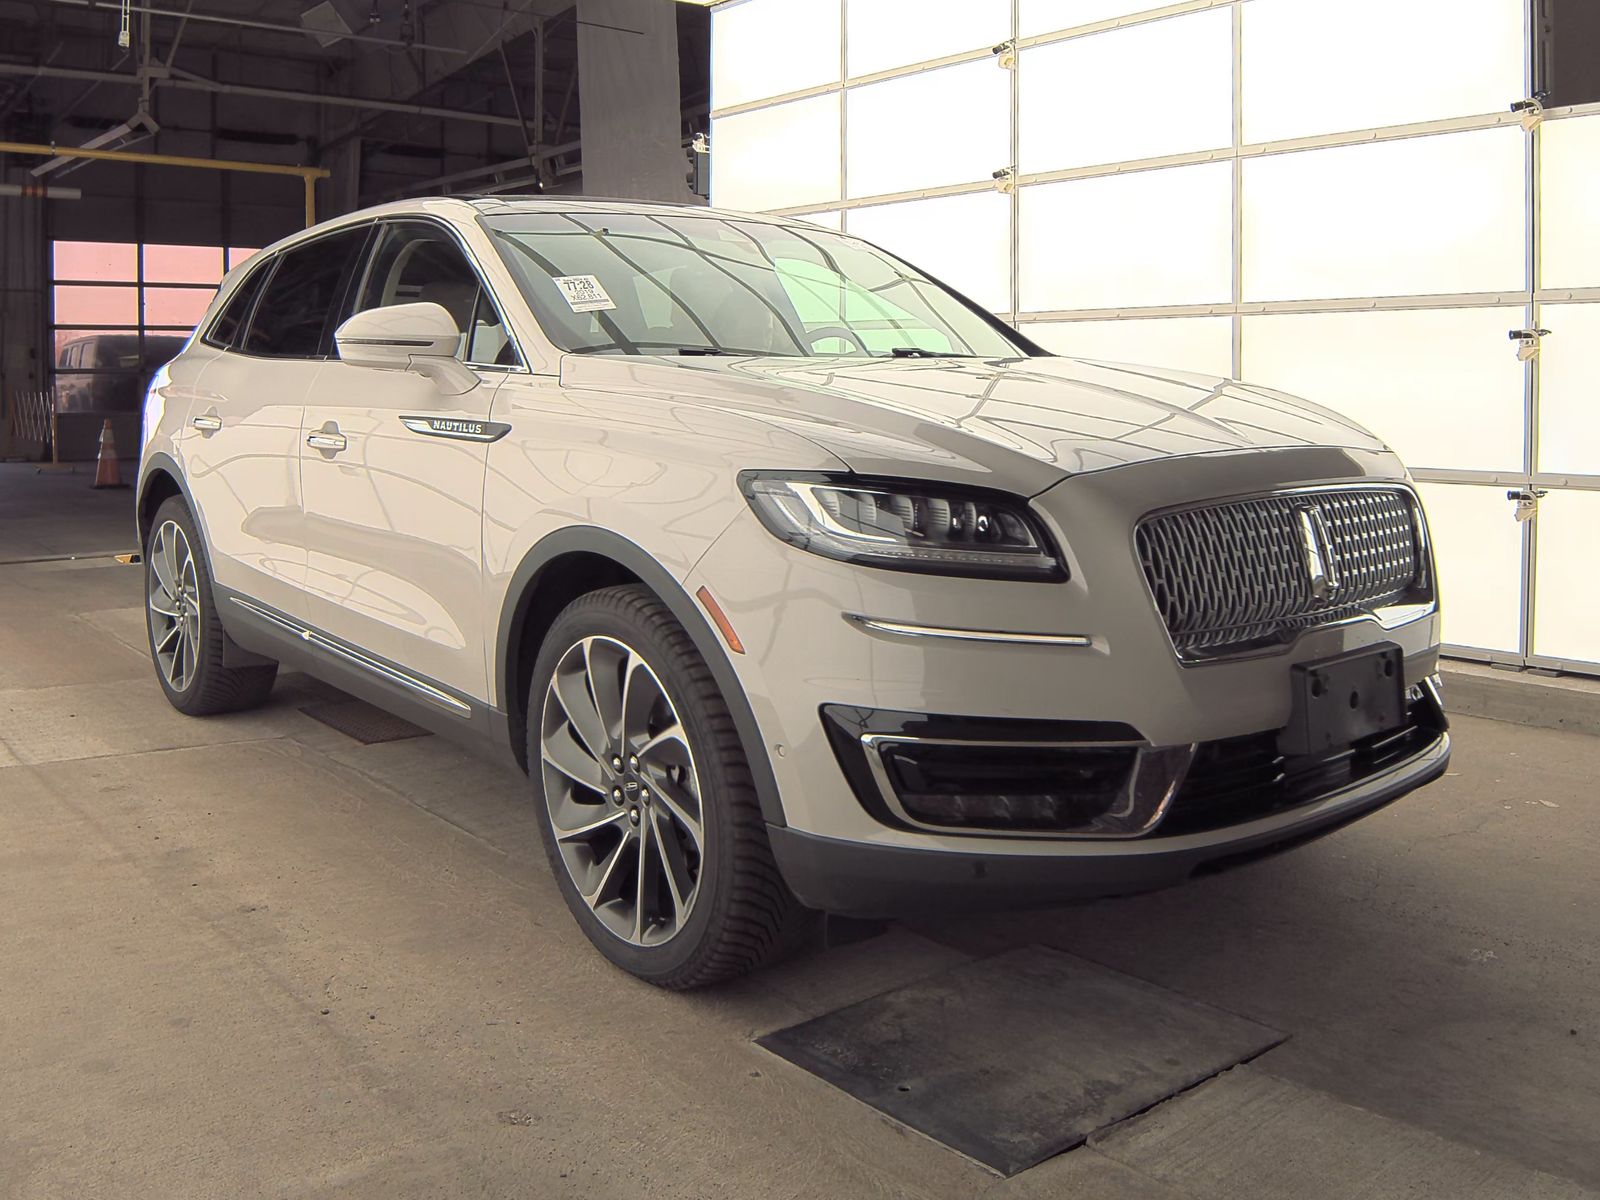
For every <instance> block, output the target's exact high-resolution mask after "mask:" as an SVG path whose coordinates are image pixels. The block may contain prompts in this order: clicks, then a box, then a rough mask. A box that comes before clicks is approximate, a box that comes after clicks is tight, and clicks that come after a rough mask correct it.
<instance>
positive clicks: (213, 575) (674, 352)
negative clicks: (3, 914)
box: [138, 199, 1449, 987]
mask: <svg viewBox="0 0 1600 1200" xmlns="http://www.w3.org/2000/svg"><path fill="white" fill-rule="evenodd" d="M951 233H952V236H959V231H958V230H952V231H951ZM144 430H145V436H144V445H143V462H142V465H141V468H140V477H139V498H138V514H139V531H140V537H141V545H143V546H144V547H145V562H146V563H147V569H146V574H147V579H148V589H147V590H148V597H149V618H150V619H149V626H150V642H151V650H152V655H153V657H154V659H155V661H156V665H157V669H158V675H159V678H160V681H161V685H162V687H163V688H164V689H165V690H166V693H167V695H168V697H169V698H170V699H171V701H172V703H173V704H174V705H176V706H177V707H178V708H179V709H181V710H182V711H184V712H186V713H192V714H195V715H200V714H205V713H215V712H221V711H224V710H230V709H238V708H242V707H245V706H248V705H251V704H257V703H260V702H261V701H262V700H263V699H264V698H265V697H266V695H267V693H268V691H269V689H270V688H271V686H272V682H273V678H274V675H275V673H276V671H277V669H278V664H279V663H284V664H288V665H292V666H294V667H296V668H299V669H301V670H304V671H307V672H310V673H311V674H313V675H316V676H319V677H321V678H323V679H325V680H327V681H329V682H331V683H333V684H336V685H337V686H339V687H341V688H343V689H345V690H346V691H349V692H352V693H355V694H357V695H359V696H362V697H365V698H366V699H368V700H370V701H372V702H373V703H375V704H378V705H381V706H383V707H385V708H387V709H390V710H392V711H394V712H396V713H400V714H403V715H405V716H407V717H409V718H410V719H412V720H413V721H416V722H418V723H419V724H422V725H425V726H427V727H428V728H431V729H434V730H437V731H439V732H441V733H444V734H449V735H453V736H455V737H457V738H459V739H461V740H463V741H466V742H469V743H475V744H478V745H481V746H484V747H487V748H490V749H496V750H499V751H501V752H504V753H507V754H511V755H513V756H515V758H516V760H517V761H518V762H519V763H520V764H521V765H522V766H523V768H524V769H525V770H526V771H527V774H528V778H529V795H530V798H531V799H532V801H533V803H534V804H535V805H537V808H538V811H539V813H540V816H541V818H542V824H543V827H544V831H545V835H546V843H547V847H548V850H549V857H550V861H551V864H552V867H553V869H554V872H555V875H556V878H557V879H558V880H559V882H560V886H561V889H562V892H563V894H564V895H565V897H566V901H567V904H568V906H569V907H570V908H571V909H572V912H573V914H574V915H575V916H576V918H577V920H578V922H579V923H580V924H581V925H582V926H583V929H584V931H585V932H586V933H587V934H588V935H589V937H590V938H591V939H592V940H593V941H594V943H595V945H596V946H598V947H599V949H600V950H601V951H603V952H604V953H605V954H606V955H607V956H608V957H609V958H611V959H612V960H613V961H614V962H616V963H618V964H620V965H621V966H623V967H625V968H626V969H628V970H630V971H632V972H634V973H635V974H637V975H639V976H641V977H643V978H645V979H648V980H650V981H652V982H654V983H658V984H662V985H664V986H668V987H690V986H695V985H698V984H703V983H707V982H710V981H712V980H715V979H719V978H723V977H726V976H729V975H732V974H735V973H738V972H741V971H745V970H748V969H749V968H751V967H752V966H754V965H756V964H757V963H759V962H761V961H762V960H764V959H765V958H767V957H768V956H770V955H771V954H772V953H773V952H774V950H775V949H777V948H778V947H780V946H781V945H783V944H785V943H786V941H788V940H789V937H790V934H791V932H792V931H793V930H794V929H795V927H796V926H797V925H799V924H802V923H803V922H804V919H805V916H806V914H807V913H808V912H809V911H811V910H818V909H821V910H830V911H836V912H846V913H855V914H877V915H888V914H895V913H904V912H907V911H918V910H923V909H927V908H929V907H934V906H974V905H985V904H1019V903H1025V902H1035V903H1037V902H1048V901H1053V900H1061V899H1067V898H1074V897H1091V896H1104V895H1110V894H1116V893H1123V892H1132V891H1138V890H1142V889H1148V888H1153V887H1158V886H1162V885H1165V884H1170V883H1175V882H1178V881H1180V880H1183V879H1185V878H1187V877H1189V876H1191V875H1193V874H1195V873H1196V872H1204V871H1209V870H1213V869H1217V868H1219V867H1222V866H1225V865H1228V864H1231V863H1235V862H1239V861H1243V860H1245V859H1248V858H1250V857H1254V856H1259V855H1262V854H1266V853H1269V852H1272V851H1275V850H1278V849H1281V848H1284V847H1287V846H1290V845H1293V844H1296V843H1299V842H1302V841H1305V840H1307V839H1309V838H1311V837H1315V836H1317V835H1319V834H1322V833H1325V832H1327V831H1328V830H1330V829H1332V828H1334V827H1336V826H1338V825H1340V824H1342V823H1344V822H1347V821H1350V820H1352V819H1354V818H1356V817H1359V816H1362V815H1363V814H1366V813H1368V812H1371V811H1373V810H1374V809H1376V808H1378V807H1380V806H1381V805H1383V804H1385V803H1387V802H1388V801H1391V800H1393V799H1395V798H1396V797H1398V796H1400V795H1402V794H1404V793H1405V792H1407V791H1410V790H1411V789H1413V788H1415V787H1418V786H1420V785H1422V784H1424V783H1427V782H1428V781H1430V780H1432V779H1434V778H1436V777H1437V776H1438V775H1440V774H1441V773H1442V772H1443V770H1444V768H1445V764H1446V761H1447V758H1448V755H1449V739H1448V737H1447V735H1446V732H1445V721H1444V717H1443V713H1442V710H1441V707H1440V703H1439V695H1438V690H1437V681H1436V677H1435V675H1434V672H1435V669H1436V662H1437V657H1438V640H1439V622H1438V607H1437V602H1436V597H1435V590H1434V574H1433V565H1432V558H1431V554H1430V550H1429V546H1428V539H1427V527H1426V524H1425V522H1424V519H1423V514H1422V509H1421V507H1420V505H1419V504H1418V501H1417V497H1416V495H1415V493H1414V491H1413V490H1412V488H1411V487H1410V485H1409V483H1408V478H1407V475H1406V471H1405V469H1404V467H1403V466H1402V465H1401V463H1400V462H1399V460H1398V459H1397V458H1396V457H1395V456H1394V454H1393V453H1392V452H1391V451H1390V450H1389V449H1388V448H1387V447H1386V446H1384V445H1383V443H1382V442H1380V441H1379V440H1378V439H1376V438H1374V437H1373V436H1372V435H1370V434H1368V433H1367V432H1365V431H1364V430H1362V429H1360V428H1359V427H1357V426H1356V425H1353V424H1352V423H1351V422H1349V421H1347V420H1345V419H1344V418H1342V417H1340V416H1338V415H1336V414H1334V413H1332V412H1329V411H1327V410H1325V409H1321V408H1318V407H1315V406H1313V405H1311V404H1307V403H1305V402H1303V401H1299V400H1295V399H1293V398H1291V397H1288V396H1284V395H1281V394H1279V393H1276V392H1271V391H1266V390H1264V389H1261V388H1256V387H1250V386H1246V385H1243V384H1239V383H1234V382H1230V381H1227V380H1222V379H1215V378H1210V377H1203V376H1198V375H1187V374H1180V373H1174V372H1171V371H1158V370H1151V369H1147V368H1142V367H1133V366H1127V365H1118V364H1110V363H1100V362H1085V361H1078V360H1073V359H1066V358H1057V357H1052V356H1050V355H1047V354H1045V353H1044V352H1043V351H1041V350H1040V349H1039V348H1038V347H1036V346H1034V345H1033V344H1032V343H1030V342H1029V341H1028V340H1027V339H1026V338H1024V337H1022V336H1021V335H1019V334H1018V333H1017V332H1016V331H1015V330H1013V329H1011V328H1010V327H1008V326H1006V325H1004V324H1002V323H1001V322H999V321H997V320H996V319H995V318H994V317H992V316H991V315H989V314H988V313H986V312H984V311H983V310H982V309H980V308H979V307H978V306H977V305H975V304H973V303H972V302H971V301H969V300H966V299H965V298H963V297H962V296H960V295H958V294H957V293H955V292H953V291H951V290H950V289H949V288H948V287H945V286H944V285H942V284H940V283H939V282H937V281H936V280H934V279H931V278H929V277H928V276H926V275H925V274H923V273H921V272H920V271H918V270H916V269H915V268H914V267H911V266H908V265H907V264H906V263H904V262H902V261H900V260H898V259H896V258H894V257H892V256H890V255H888V254H885V253H883V252H882V251H880V250H877V249H875V248H874V247H872V246H870V245H868V244H866V243H864V242H862V241H860V240H858V239H856V238H852V237H848V236H844V235H840V234H837V233H832V232H829V231H827V230H825V229H822V228H819V227H817V226H815V225H812V224H809V223H807V222H804V221H800V220H793V219H785V218H778V217H757V216H748V215H742V214H738V213H728V212H720V211H717V210H714V209H703V208H681V207H667V206H655V205H642V204H631V203H622V202H616V203H612V202H600V201H581V200H572V201H554V200H500V199H482V200H468V199H439V200H420V201H412V202H406V203H402V204H396V205H391V206H388V207H384V208H376V209H371V210H368V211H365V212H360V213H355V214H352V215H350V216H346V217H341V218H339V219H338V220H335V221H330V222H328V223H326V224H324V225H320V226H318V227H316V228H314V229H309V230H307V231H305V232H304V233H300V234H296V235H295V236H293V237H291V238H288V239H286V240H284V241H283V242H280V243H278V244H277V245H276V246H273V247H270V248H269V249H267V250H266V251H264V252H263V253H261V254H260V255H258V256H257V257H256V258H254V259H252V260H251V261H250V262H249V263H248V264H246V265H245V266H243V267H241V268H239V269H237V270H235V271H234V272H232V273H231V274H230V275H229V276H228V278H227V279H226V280H225V281H224V283H223V286H222V289H221V291H220V293H219V295H218V297H217V299H216V302H215V303H214V304H213V305H212V308H211V311H210V312H209V313H208V314H207V316H206V318H205V320H204V321H203V322H202V323H201V325H200V328H199V330H198V332H197V334H196V335H195V337H194V338H193V339H192V341H191V342H190V343H189V345H188V346H187V348H185V350H184V351H183V353H182V354H181V355H180V356H179V357H178V358H177V359H176V360H175V361H174V362H172V363H171V364H170V365H169V366H168V367H166V368H165V369H164V370H163V371H161V372H160V374H159V375H158V376H157V378H156V380H155V382H154V383H153V384H152V386H151V390H150V393H149V397H148V401H147V407H146V412H145V423H144Z"/></svg>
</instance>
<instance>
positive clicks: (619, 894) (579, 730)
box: [528, 585, 812, 990]
mask: <svg viewBox="0 0 1600 1200" xmlns="http://www.w3.org/2000/svg"><path fill="white" fill-rule="evenodd" d="M624 680H626V681H627V683H626V686H625V685H624ZM597 696H598V697H599V699H598V700H597ZM603 713H609V714H612V717H611V718H609V719H608V717H607V716H604V715H602V714H603ZM597 722H598V723H597ZM674 730H677V731H678V732H677V733H676V734H675V733H674ZM591 741H595V742H601V743H603V745H602V746H601V747H600V748H599V753H598V754H597V753H594V752H592V751H591V749H590V746H589V743H590V742H591ZM634 752H637V758H635V754H634ZM528 763H529V766H530V770H529V777H530V779H531V780H532V784H533V793H534V798H535V801H536V803H537V805H538V809H539V814H540V818H541V820H540V828H541V830H542V831H543V834H544V844H545V852H546V854H547V856H548V857H549V860H550V868H551V870H552V871H553V872H554V874H555V877H556V880H557V882H558V884H559V885H560V887H561V894H562V897H563V899H565V901H566V903H567V907H568V908H569V909H570V910H571V911H572V915H573V917H574V918H575V919H576V920H577V922H578V924H579V926H580V927H581V928H582V929H583V931H584V933H585V934H586V935H587V936H588V938H589V940H590V941H591V942H593V943H594V945H595V947H596V948H597V949H599V951H600V952H601V953H602V954H604V955H605V956H606V957H607V958H608V959H610V960H611V961H612V962H613V963H615V964H616V965H617V966H619V967H621V968H622V969H623V970H625V971H629V972H631V973H632V974H634V975H636V976H638V977H639V978H640V979H643V980H645V981H647V982H649V983H652V984H655V985H657V986H658V987H664V988H671V989H674V990H684V989H688V988H696V987H704V986H705V985H707V984H711V983H716V982H719V981H721V980H725V979H730V978H733V977H735V976H738V975H743V974H745V973H746V972H749V971H751V970H754V969H755V968H757V967H759V966H761V965H762V964H764V963H766V962H768V961H770V960H771V959H773V958H775V957H777V956H778V954H780V953H781V952H782V951H783V950H784V949H786V948H787V947H788V946H789V945H791V944H792V943H793V942H794V941H795V935H796V933H797V931H800V930H802V929H804V928H805V927H806V926H807V925H808V924H809V918H810V916H811V915H812V914H810V913H809V912H808V910H806V909H804V908H803V907H801V905H800V903H799V902H798V901H797V900H796V899H795V898H794V896H793V894H792V893H791V892H790V891H789V889H788V888H787V887H786V886H785V884H784V882H783V878H782V876H781V875H780V874H779V873H778V868H777V865H776V864H775V863H774V861H773V858H772V848H771V846H770V845H769V844H768V842H767V834H766V825H765V822H764V821H763V820H762V816H761V809H760V805H759V803H758V801H757V799H756V793H755V787H754V785H753V784H752V782H751V777H750V767H749V763H748V762H747V760H746V758H745V753H744V748H743V745H742V744H741V742H740V739H739V735H738V733H737V732H736V731H735V729H734V725H733V718H732V717H731V716H730V715H729V713H728V706H727V704H726V703H725V702H724V701H723V698H722V694H721V692H719V691H718V689H717V685H716V683H715V681H714V680H713V679H712V677H711V672H710V671H709V670H708V669H707V668H706V665H705V662H704V660H703V659H701V657H700V655H699V653H698V652H697V651H696V650H695V647H694V643H693V642H692V641H691V640H690V638H689V635H688V634H687V633H686V632H685V631H684V628H683V626H682V625H680V624H679V623H678V621H677V619H676V618H675V617H674V616H673V615H672V613H671V611H670V610H669V609H668V608H667V606H666V605H664V604H663V603H662V602H661V601H660V600H659V599H657V598H656V596H655V595H654V594H653V593H651V592H650V591H649V589H647V588H644V587H641V586H637V585H629V586H625V587H613V588H606V589H604V590H603V591H597V592H591V593H589V594H588V595H585V596H581V597H579V598H578V599H577V600H575V601H573V602H572V603H571V604H570V605H568V606H567V608H566V609H564V610H563V611H562V613H561V614H560V615H559V616H558V617H557V618H556V621H555V623H554V625H552V626H551V628H550V632H549V634H548V635H547V636H546V638H545V640H544V644H543V646H542V647H541V649H540V652H539V657H538V659H537V661H536V662H535V664H534V668H533V679H532V682H531V684H530V687H529V693H528ZM652 789H654V791H653V792H652ZM696 820H697V822H698V823H697V824H696ZM558 824H559V826H560V831H559V832H558V828H557V826H558ZM641 877H643V879H644V883H643V886H641V884H640V880H641Z"/></svg>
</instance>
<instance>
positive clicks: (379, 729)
mask: <svg viewBox="0 0 1600 1200" xmlns="http://www.w3.org/2000/svg"><path fill="white" fill-rule="evenodd" d="M300 711H301V712H303V713H305V714H306V716H308V717H311V718H312V719H314V720H317V721H321V722H322V723H323V724H324V725H326V726H328V727H329V728H331V729H337V730H338V731H339V732H340V733H342V734H345V735H346V736H348V737H353V738H355V739H356V741H358V742H360V743H361V744H362V745H364V746H371V745H373V744H374V743H376V742H402V741H405V740H406V739H407V738H419V737H428V736H430V735H429V733H428V731H427V730H426V729H423V728H421V727H420V726H417V725H413V724H412V723H411V722H410V721H407V720H403V719H402V718H400V717H397V716H395V715H394V714H393V713H387V712H384V711H383V709H381V708H378V707H376V706H375V705H372V704H368V703H367V702H366V701H365V700H357V699H355V698H354V697H352V696H339V697H338V698H337V699H328V700H315V701H313V702H312V703H310V704H302V705H301V706H300Z"/></svg>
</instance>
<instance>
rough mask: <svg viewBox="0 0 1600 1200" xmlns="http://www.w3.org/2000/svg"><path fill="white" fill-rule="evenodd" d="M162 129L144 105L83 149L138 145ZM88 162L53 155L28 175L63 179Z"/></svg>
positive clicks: (84, 144)
mask: <svg viewBox="0 0 1600 1200" xmlns="http://www.w3.org/2000/svg"><path fill="white" fill-rule="evenodd" d="M160 132H161V126H159V125H157V124H156V122H155V118H154V117H152V116H151V115H150V114H149V112H147V111H146V110H145V109H144V107H143V106H142V105H141V106H140V108H139V110H138V111H137V112H135V113H134V114H133V116H131V117H129V118H128V119H127V120H126V121H124V122H122V124H120V125H116V126H113V127H112V128H110V129H108V130H106V131H105V132H104V133H100V134H96V135H95V136H94V137H92V138H90V139H89V140H88V141H87V142H85V143H83V145H82V147H80V148H81V149H84V150H126V149H128V148H129V147H130V146H136V145H138V144H139V143H140V142H147V141H149V140H150V139H151V138H153V137H155V135H156V134H158V133H160ZM88 164H89V160H88V159H86V158H71V157H61V158H52V159H49V160H47V161H45V162H42V163H40V164H39V165H38V166H37V167H34V168H33V169H32V170H31V171H29V172H28V174H30V175H32V176H33V177H34V178H35V179H40V178H43V177H44V176H46V175H52V174H53V175H55V176H56V177H57V178H60V177H61V176H62V175H65V174H67V173H68V172H69V171H76V170H78V169H80V168H82V167H85V166H88Z"/></svg>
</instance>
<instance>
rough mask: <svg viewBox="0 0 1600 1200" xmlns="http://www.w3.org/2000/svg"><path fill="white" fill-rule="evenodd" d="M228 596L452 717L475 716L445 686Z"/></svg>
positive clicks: (237, 598) (244, 607) (249, 603)
mask: <svg viewBox="0 0 1600 1200" xmlns="http://www.w3.org/2000/svg"><path fill="white" fill-rule="evenodd" d="M228 598H229V599H230V600H232V601H233V602H234V603H235V604H237V605H238V606H239V607H240V608H242V609H244V610H245V611H246V612H248V613H251V614H252V615H254V616H257V617H260V618H261V619H262V620H263V621H270V622H271V623H272V624H274V625H276V626H278V627H279V628H280V629H284V630H287V631H288V632H290V633H292V634H294V635H295V636H296V637H298V638H299V639H300V640H301V641H303V642H305V643H307V644H308V645H311V646H315V647H316V648H317V649H319V650H324V651H327V652H328V653H329V654H333V655H335V656H337V657H338V658H342V659H343V660H344V661H345V662H347V663H349V664H350V665H351V666H354V667H359V668H360V669H361V670H363V671H366V672H367V673H368V674H370V675H375V676H377V677H378V678H380V679H383V680H385V681H387V682H389V683H393V684H398V685H399V686H400V687H403V688H405V689H406V690H408V691H411V692H415V693H416V694H417V695H419V696H421V697H422V698H423V699H424V700H427V701H429V702H430V703H432V704H434V705H437V706H438V707H439V708H442V709H444V710H445V711H446V712H448V713H450V714H451V715H452V716H457V717H470V716H471V715H472V708H471V706H470V705H468V704H467V703H466V702H465V701H463V700H461V699H459V698H458V697H456V696H452V695H451V694H450V693H449V692H447V691H445V690H444V689H442V688H438V687H435V686H434V685H433V684H431V683H427V682H425V681H423V680H421V679H418V678H417V677H416V676H415V675H410V674H407V673H406V672H405V671H402V670H401V669H400V668H399V667H396V666H393V665H391V664H389V663H386V662H383V661H382V660H380V659H377V658H373V657H371V656H370V655H367V654H363V653H362V652H361V651H359V650H357V649H355V648H354V647H353V646H347V645H345V644H344V643H343V642H340V641H336V640H335V639H333V638H331V637H329V636H327V635H326V634H323V633H318V632H317V631H316V630H315V629H311V628H309V627H308V626H305V625H302V624H300V623H299V622H298V621H294V620H291V619H290V618H288V617H286V616H284V615H283V614H282V613H280V612H276V611H274V610H273V609H270V608H267V607H266V606H265V605H261V604H257V603H255V602H254V601H253V600H246V599H244V598H243V597H242V596H229V597H228Z"/></svg>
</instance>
